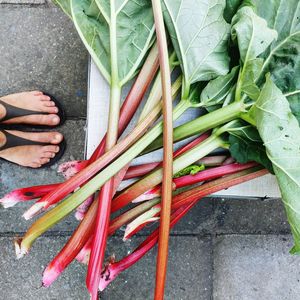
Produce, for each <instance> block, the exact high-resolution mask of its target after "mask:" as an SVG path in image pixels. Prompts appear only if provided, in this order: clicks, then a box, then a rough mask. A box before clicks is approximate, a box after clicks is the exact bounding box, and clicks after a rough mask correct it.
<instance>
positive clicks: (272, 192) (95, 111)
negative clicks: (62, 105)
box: [86, 61, 280, 197]
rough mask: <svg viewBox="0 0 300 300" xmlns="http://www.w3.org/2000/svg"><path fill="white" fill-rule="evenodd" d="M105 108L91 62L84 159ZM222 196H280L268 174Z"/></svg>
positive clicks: (102, 84) (98, 134)
mask: <svg viewBox="0 0 300 300" xmlns="http://www.w3.org/2000/svg"><path fill="white" fill-rule="evenodd" d="M108 109H109V86H108V84H107V82H106V81H105V79H104V78H103V77H102V76H101V74H100V72H99V71H98V69H97V67H96V66H95V64H94V63H93V62H92V61H91V63H90V66H89V84H88V108H87V120H88V122H87V138H86V156H87V157H90V155H91V154H92V152H93V151H94V149H95V148H96V147H97V145H98V144H99V142H100V140H101V139H102V137H103V136H104V134H105V132H106V124H107V117H108ZM197 114H198V112H197V111H195V110H191V111H189V112H187V113H186V114H185V115H184V116H182V118H181V120H180V122H184V121H188V120H190V119H191V117H192V116H196V115H197ZM160 160H161V153H159V151H158V152H156V153H154V154H152V155H148V156H144V157H141V158H138V159H136V160H135V161H134V163H136V164H140V163H142V162H149V161H160ZM218 195H222V196H223V195H224V196H226V195H227V196H229V195H230V196H247V197H265V196H267V197H280V191H279V188H278V185H277V183H276V179H275V177H274V176H272V175H266V176H264V177H261V178H258V179H255V180H252V181H251V182H247V183H244V184H241V185H239V186H236V187H232V188H230V189H228V190H226V191H222V192H220V193H218Z"/></svg>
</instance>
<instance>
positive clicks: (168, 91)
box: [98, 0, 173, 300]
mask: <svg viewBox="0 0 300 300" xmlns="http://www.w3.org/2000/svg"><path fill="white" fill-rule="evenodd" d="M152 8H153V15H154V23H155V30H156V36H157V44H158V52H159V63H160V70H161V81H162V92H163V178H162V204H161V205H162V208H161V218H160V227H159V241H158V254H157V264H156V284H155V297H154V299H156V300H160V299H163V298H164V290H165V282H166V276H167V265H168V252H169V233H170V222H171V203H172V177H173V113H172V110H173V107H172V88H171V75H170V74H171V70H170V65H169V55H168V43H167V36H166V31H165V25H164V19H163V13H162V6H161V2H160V0H152ZM98 285H99V284H98Z"/></svg>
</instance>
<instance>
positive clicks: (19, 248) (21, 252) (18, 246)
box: [15, 239, 28, 259]
mask: <svg viewBox="0 0 300 300" xmlns="http://www.w3.org/2000/svg"><path fill="white" fill-rule="evenodd" d="M15 251H16V256H17V259H21V258H22V257H24V256H25V255H26V254H27V253H28V249H27V248H26V247H24V246H23V245H22V239H16V240H15Z"/></svg>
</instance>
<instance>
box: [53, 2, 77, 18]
mask: <svg viewBox="0 0 300 300" xmlns="http://www.w3.org/2000/svg"><path fill="white" fill-rule="evenodd" d="M52 2H53V3H54V4H55V5H57V6H58V7H60V8H61V9H62V10H63V12H64V13H65V14H66V15H67V16H68V17H69V18H71V19H72V12H71V4H70V0H52Z"/></svg>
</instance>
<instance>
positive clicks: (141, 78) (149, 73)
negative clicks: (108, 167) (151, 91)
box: [59, 44, 159, 178]
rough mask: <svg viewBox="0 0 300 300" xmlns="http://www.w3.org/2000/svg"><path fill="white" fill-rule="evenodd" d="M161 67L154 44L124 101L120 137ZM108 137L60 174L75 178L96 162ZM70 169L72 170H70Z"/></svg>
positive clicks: (68, 165) (64, 168) (119, 130)
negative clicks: (85, 157)
mask: <svg viewBox="0 0 300 300" xmlns="http://www.w3.org/2000/svg"><path fill="white" fill-rule="evenodd" d="M158 67H159V61H158V48H157V44H154V46H153V47H152V49H151V51H150V52H149V55H148V57H147V59H146V61H145V63H144V64H143V67H142V68H141V70H140V72H139V74H138V76H137V78H136V80H135V82H134V84H133V85H132V87H131V89H130V91H129V93H128V95H127V97H126V99H125V100H124V102H123V104H122V107H121V110H120V119H119V128H118V135H119V136H120V135H121V134H122V133H123V131H124V130H125V128H126V127H127V126H128V124H129V122H130V121H131V119H132V117H133V115H134V114H135V112H136V110H137V108H138V106H139V105H140V103H141V101H142V99H143V97H144V95H145V93H146V91H147V89H148V88H149V86H150V84H151V82H152V80H153V79H154V76H155V74H156V73H157V70H158ZM105 143H106V135H105V136H104V137H103V138H102V140H101V142H100V143H99V145H98V147H97V148H96V149H95V151H94V152H93V154H92V156H91V157H90V158H89V159H88V160H85V161H74V162H72V161H71V162H66V163H64V164H62V165H60V167H59V172H60V173H62V174H63V175H64V176H66V177H67V178H70V177H71V176H74V175H75V174H76V173H78V172H79V171H81V170H82V169H84V168H85V167H86V166H88V165H89V164H91V163H93V162H94V161H96V160H97V159H98V158H99V157H101V155H103V153H104V150H105ZM69 169H70V170H69Z"/></svg>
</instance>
